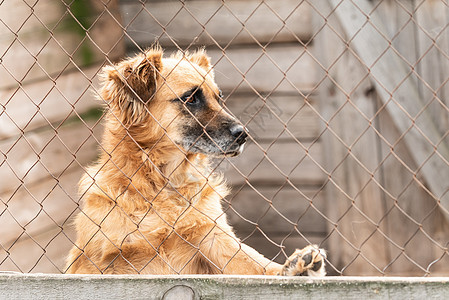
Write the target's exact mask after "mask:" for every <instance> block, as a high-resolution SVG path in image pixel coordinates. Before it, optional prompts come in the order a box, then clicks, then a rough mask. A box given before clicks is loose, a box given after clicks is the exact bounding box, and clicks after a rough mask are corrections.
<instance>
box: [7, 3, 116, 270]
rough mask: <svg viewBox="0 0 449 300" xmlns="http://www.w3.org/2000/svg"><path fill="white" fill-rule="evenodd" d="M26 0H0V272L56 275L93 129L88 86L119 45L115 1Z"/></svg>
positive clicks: (91, 150)
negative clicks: (106, 4) (66, 0)
mask: <svg viewBox="0 0 449 300" xmlns="http://www.w3.org/2000/svg"><path fill="white" fill-rule="evenodd" d="M34 2H36V3H34V4H33V3H31V2H30V1H28V2H26V1H20V0H11V1H4V2H3V3H1V4H0V20H1V25H0V78H1V80H0V153H1V155H0V178H1V180H0V224H1V226H0V270H2V271H3V270H9V271H20V272H29V271H32V272H56V273H59V272H61V271H63V267H64V264H65V262H64V259H65V255H66V253H67V251H68V250H69V249H70V247H71V245H72V243H71V239H72V240H73V232H71V231H70V227H69V226H67V225H68V224H69V220H70V217H71V216H72V215H73V214H74V213H75V212H76V210H77V207H78V202H79V197H78V195H77V187H76V186H77V182H78V181H79V179H80V177H81V174H82V172H83V168H82V166H85V165H86V164H88V163H90V162H91V161H92V160H93V159H94V158H95V157H96V148H97V146H98V143H97V140H96V139H95V138H94V137H93V136H92V133H93V134H94V135H95V136H96V137H98V136H99V134H100V132H101V126H100V124H98V123H97V120H98V118H99V116H100V115H101V112H99V111H98V109H97V107H98V106H99V104H100V103H98V101H96V100H95V91H94V90H92V89H91V86H96V85H97V76H96V75H97V73H98V71H99V69H100V68H101V66H102V65H103V64H105V63H107V62H109V61H111V60H114V59H117V58H118V57H121V56H123V54H124V43H123V42H122V31H121V28H120V26H118V25H117V23H116V22H115V20H114V19H113V18H112V17H111V15H113V16H114V17H115V18H120V16H119V13H118V5H117V4H118V3H117V1H111V2H110V6H109V7H108V8H109V12H110V13H111V15H110V14H109V13H108V12H106V11H105V10H104V7H103V5H101V3H100V2H98V1H88V0H85V1H77V3H76V4H73V5H72V6H71V8H70V13H69V10H68V8H67V7H66V6H65V5H64V4H63V2H59V1H51V0H39V1H34ZM27 3H30V4H27ZM71 14H72V15H73V16H75V17H76V18H77V20H78V21H79V23H78V22H76V21H74V18H73V17H72V15H71ZM81 26H85V28H89V30H88V32H89V33H88V34H86V33H85V31H84V30H83V28H81ZM105 53H106V54H107V55H108V57H106V56H105ZM63 230H64V231H63Z"/></svg>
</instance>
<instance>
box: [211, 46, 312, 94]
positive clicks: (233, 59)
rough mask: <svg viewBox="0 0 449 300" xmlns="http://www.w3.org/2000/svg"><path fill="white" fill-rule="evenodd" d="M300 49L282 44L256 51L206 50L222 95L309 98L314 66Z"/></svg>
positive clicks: (252, 49)
mask: <svg viewBox="0 0 449 300" xmlns="http://www.w3.org/2000/svg"><path fill="white" fill-rule="evenodd" d="M313 47H314V46H310V47H308V48H307V49H306V48H303V47H301V46H300V45H294V44H284V45H272V46H268V47H267V48H266V49H265V50H263V49H262V48H260V47H257V46H253V47H247V48H246V47H245V48H230V49H227V50H226V51H224V52H222V51H221V50H214V49H208V51H207V53H208V54H209V55H210V56H211V58H212V63H213V64H214V69H215V79H216V82H217V84H218V85H219V86H220V88H221V89H222V90H223V91H226V92H231V91H247V92H252V93H254V92H255V91H257V92H259V93H273V92H278V93H280V92H290V93H296V94H300V93H303V94H306V95H307V94H309V93H310V92H312V91H313V89H314V87H315V85H316V82H317V81H316V76H315V75H316V74H315V72H316V70H315V69H316V68H318V67H319V65H318V64H317V62H316V61H315V60H314V59H313V58H312V56H311V54H310V51H312V49H313Z"/></svg>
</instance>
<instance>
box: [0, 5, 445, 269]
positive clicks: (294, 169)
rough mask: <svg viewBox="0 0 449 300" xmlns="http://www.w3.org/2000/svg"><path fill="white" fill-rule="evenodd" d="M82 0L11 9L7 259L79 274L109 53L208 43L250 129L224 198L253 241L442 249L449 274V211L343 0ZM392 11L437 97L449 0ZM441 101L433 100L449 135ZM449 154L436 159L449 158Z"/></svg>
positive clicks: (272, 249)
mask: <svg viewBox="0 0 449 300" xmlns="http://www.w3.org/2000/svg"><path fill="white" fill-rule="evenodd" d="M361 2H363V3H365V2H366V1H361ZM373 2H374V3H372V4H370V5H373V6H372V7H374V6H375V5H377V4H378V3H379V1H373ZM75 3H76V5H72V6H71V9H70V10H71V13H68V10H67V7H66V6H65V5H64V3H63V2H61V3H60V2H55V1H50V0H39V1H37V2H36V5H35V6H32V8H33V11H34V12H33V13H32V10H31V8H30V7H29V6H27V5H26V4H25V3H24V2H22V1H18V0H14V1H9V2H8V3H7V4H5V3H3V4H1V5H0V19H1V20H3V22H4V23H3V24H0V41H1V42H0V50H1V55H2V56H1V61H0V67H1V68H0V78H2V80H1V81H0V104H1V105H0V151H1V153H2V155H3V157H1V156H0V178H2V181H1V182H0V199H1V201H0V225H1V226H0V270H12V271H20V272H30V271H31V272H55V273H59V272H63V271H64V259H65V254H66V253H67V252H68V250H69V249H70V247H71V246H72V241H74V233H73V230H71V227H70V220H71V217H73V215H74V214H75V213H76V212H77V211H78V203H79V201H80V199H79V196H78V195H77V191H76V190H77V187H76V184H77V182H78V180H79V178H80V177H81V174H82V173H83V172H84V169H83V166H86V165H87V164H89V162H91V161H93V160H94V159H95V157H96V149H97V147H98V142H99V140H100V137H101V132H102V128H101V121H100V122H98V118H99V117H100V116H101V112H100V111H99V110H98V107H99V104H101V103H100V102H99V101H97V100H95V99H94V96H95V89H92V88H90V85H92V86H93V87H97V86H98V82H97V78H96V74H97V72H98V71H99V69H100V68H101V66H102V65H104V64H108V63H110V62H111V61H115V60H117V59H119V58H120V57H123V56H125V55H126V54H133V53H135V52H138V51H139V50H140V49H144V48H146V47H148V46H150V45H151V44H152V43H153V42H154V41H155V39H157V41H158V42H159V43H160V44H161V46H162V47H163V48H164V49H165V52H166V53H170V52H172V51H176V50H178V49H179V48H181V49H186V48H189V49H191V50H194V49H196V48H197V47H200V46H203V45H204V46H206V49H207V52H208V54H209V55H210V56H211V57H212V61H213V63H214V65H215V73H216V81H217V83H218V84H219V86H220V87H221V88H222V90H223V93H224V95H225V98H226V106H227V107H228V108H229V109H230V110H231V111H232V112H233V113H234V114H235V115H236V116H237V117H238V118H239V119H240V120H241V121H242V122H243V123H244V124H246V126H247V128H248V129H249V132H250V134H251V137H252V138H251V140H250V141H249V143H248V145H247V147H246V150H245V151H244V153H243V154H242V155H241V156H240V157H237V158H234V159H230V160H229V161H227V160H225V161H224V162H223V163H222V164H221V166H220V168H221V170H223V171H224V172H225V177H226V178H227V179H228V182H229V183H230V184H232V186H233V194H232V195H231V196H230V197H228V199H227V200H226V201H225V202H224V208H225V209H226V210H227V213H228V215H229V220H230V222H231V223H232V224H233V225H234V228H235V230H236V233H237V235H238V236H239V237H240V238H242V240H243V241H244V242H245V243H248V244H249V245H251V246H253V247H255V248H256V249H257V250H259V251H260V252H262V253H263V254H265V255H266V256H268V257H270V258H274V259H275V260H277V261H279V262H283V261H284V260H285V256H284V254H283V252H282V250H281V249H284V251H285V252H286V253H287V254H289V253H291V252H292V251H293V250H294V249H295V248H297V247H298V248H299V247H303V246H305V245H307V244H309V243H316V244H319V245H320V246H321V247H324V248H326V249H328V251H329V260H330V262H331V263H332V266H330V267H329V268H328V270H329V272H330V273H331V274H340V273H342V274H344V275H382V274H386V275H424V274H425V271H423V266H424V269H425V268H426V267H427V266H428V265H429V264H431V263H432V262H433V261H435V263H434V264H433V265H432V268H430V269H429V271H430V275H441V274H445V275H447V274H449V269H448V268H447V265H448V263H449V261H448V260H449V259H448V253H447V245H448V242H449V238H448V236H449V228H448V223H447V220H446V218H445V215H447V211H444V210H443V211H441V210H440V207H439V205H438V204H437V200H438V199H434V198H435V197H432V194H431V193H432V189H428V188H427V186H428V184H427V181H428V180H430V178H426V176H425V175H424V174H421V172H420V169H418V170H417V168H418V167H419V166H420V165H421V163H422V162H419V161H416V160H415V159H414V157H413V155H411V154H410V152H411V151H413V149H410V146H409V145H408V144H406V143H405V142H404V141H403V139H402V132H401V131H399V130H398V129H397V128H396V126H397V125H396V123H395V120H394V118H392V116H391V115H390V113H389V110H388V109H381V108H382V105H383V104H382V100H381V93H379V90H378V87H377V86H376V85H375V84H373V79H372V78H371V77H369V76H368V75H369V74H368V70H367V67H366V65H367V63H365V62H363V60H362V59H361V58H359V57H358V56H357V55H355V54H354V52H353V51H349V50H348V47H347V45H346V42H347V41H348V40H350V38H348V36H346V35H345V34H346V33H345V30H346V29H345V26H344V25H345V24H342V18H341V16H342V15H343V16H344V11H343V10H342V11H341V12H340V11H339V9H338V8H337V10H336V11H335V12H334V13H332V14H330V16H329V17H328V14H329V13H330V12H331V11H332V6H331V5H332V1H320V4H317V3H315V2H313V3H312V4H313V5H315V6H311V5H309V4H308V2H307V1H300V2H298V1H293V0H286V1H282V2H281V1H274V0H269V1H265V2H264V3H261V1H260V0H247V1H243V0H232V1H226V2H225V3H224V5H223V4H222V1H203V0H192V1H187V2H185V5H184V4H182V3H181V2H179V1H175V0H170V1H157V0H152V1H147V3H146V4H145V5H144V6H143V5H142V4H141V3H139V2H137V1H116V0H114V1H111V2H110V4H109V5H108V10H105V9H104V7H103V5H102V4H101V2H100V1H96V0H83V1H75ZM366 3H367V2H366ZM403 6H405V7H407V8H408V9H409V10H410V11H411V12H413V18H414V20H415V21H410V14H407V12H405V11H404V7H403ZM341 9H342V8H341ZM414 10H416V12H414ZM71 14H73V15H74V16H76V18H77V19H79V20H81V22H80V23H77V22H73V17H72V15H71ZM376 14H379V15H381V18H382V21H383V25H385V26H386V32H384V34H385V35H386V36H388V37H389V38H393V39H394V41H393V45H394V47H395V49H397V51H399V52H400V53H401V55H403V56H405V57H409V58H410V61H413V63H412V65H414V66H415V67H417V68H416V71H415V72H416V73H413V74H412V75H411V77H412V78H413V80H414V82H415V83H414V84H415V85H416V86H419V87H420V88H419V93H420V97H421V99H423V102H424V103H427V102H428V101H431V100H432V97H433V95H434V93H433V92H432V90H431V89H429V88H428V86H431V87H433V88H434V89H437V95H438V97H439V99H444V101H447V100H446V97H447V95H448V92H449V90H448V84H447V80H448V72H449V71H448V70H449V68H448V64H449V59H448V47H449V44H448V30H447V29H445V26H447V24H448V16H449V12H448V7H447V4H446V5H445V4H444V2H438V1H430V0H429V1H424V2H422V3H421V2H420V1H411V2H407V4H401V3H398V2H396V1H390V0H384V1H382V3H381V5H380V6H379V7H378V11H377V12H376ZM435 16H437V17H435ZM325 18H326V19H327V20H328V23H325V21H324V19H325ZM284 20H286V21H285V23H284ZM344 20H345V19H343V22H344ZM116 21H119V22H121V24H122V26H123V27H124V28H125V29H126V30H125V34H124V33H123V31H122V27H121V26H119V25H118V24H117V23H116ZM5 24H7V26H5ZM201 24H204V28H203V26H202V25H201ZM242 24H245V25H244V26H242ZM362 24H363V23H361V25H362ZM1 25H3V26H1ZM161 25H163V26H164V27H165V28H164V30H163V29H162V28H161ZM81 26H85V27H89V28H91V29H90V30H89V32H88V34H86V33H85V32H84V31H83V30H82V27H81ZM329 26H331V27H329ZM423 29H424V30H423ZM438 29H439V30H438ZM49 30H50V31H52V32H53V33H54V34H53V35H51V34H50V33H49ZM426 30H428V31H429V32H435V35H438V36H437V37H435V36H433V39H432V38H431V37H429V35H428V33H427V31H426ZM432 30H433V31H432ZM441 30H443V32H442V33H441V34H439V32H440V31H441ZM15 32H17V33H18V36H17V37H16V36H15V34H14V33H15ZM336 32H338V34H337V33H336ZM360 34H361V35H363V34H368V33H363V32H362V33H360ZM371 34H372V33H371ZM411 39H412V40H411ZM433 41H434V43H435V45H436V46H437V47H433V48H432V47H431V46H432V45H429V43H433ZM350 46H351V45H350ZM429 47H430V48H431V49H430V50H428V49H429ZM442 53H443V54H442ZM422 57H423V58H422ZM418 59H419V63H418V64H415V62H416V61H417V60H418ZM379 63H388V61H382V60H379ZM418 66H419V68H418ZM323 68H325V69H323ZM436 69H437V70H438V71H435V70H436ZM327 71H328V72H327ZM441 85H442V88H439V86H441ZM393 97H394V96H393ZM445 103H446V105H447V102H445ZM439 105H440V104H438V101H433V102H432V104H430V105H428V106H426V108H425V110H427V109H428V110H429V113H430V114H431V115H432V118H434V119H436V120H439V122H437V123H438V125H439V136H441V137H443V141H442V142H441V144H445V143H447V140H446V139H445V138H444V136H445V134H446V131H447V128H448V126H447V125H448V111H447V106H446V107H444V106H443V107H441V105H440V107H439ZM418 121H419V120H418ZM386 141H388V142H389V143H391V144H394V152H392V151H391V147H390V145H389V144H388V143H387V142H386ZM427 146H428V145H427ZM444 159H446V161H447V160H448V159H449V158H448V157H446V158H444ZM444 159H443V160H442V161H439V162H437V163H436V166H439V167H441V168H445V169H449V166H448V165H447V164H446V163H445V161H444ZM414 178H417V180H415V179H414ZM439 196H441V195H437V198H438V197H439ZM443 196H444V195H443ZM413 220H415V221H413ZM441 245H443V247H446V252H445V251H444V249H443V248H442V247H441Z"/></svg>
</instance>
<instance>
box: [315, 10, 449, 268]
mask: <svg viewBox="0 0 449 300" xmlns="http://www.w3.org/2000/svg"><path fill="white" fill-rule="evenodd" d="M374 8H375V9H374ZM318 9H319V10H320V12H321V13H322V14H323V15H324V16H327V19H326V21H325V20H324V19H323V18H316V19H315V28H317V30H318V29H320V28H321V30H320V31H319V33H318V34H317V35H316V37H315V41H316V46H317V49H318V50H319V51H317V52H316V55H317V57H318V58H319V60H320V62H321V63H322V64H323V67H324V68H323V69H322V70H320V73H321V74H320V75H319V76H320V77H322V78H323V83H322V84H321V85H320V109H321V112H322V115H323V117H324V119H325V120H326V121H327V123H328V125H327V126H326V128H325V132H324V134H323V136H322V138H323V142H324V143H325V144H326V147H325V152H324V154H325V157H324V161H325V165H326V169H327V170H328V171H329V172H330V176H329V178H330V181H329V182H328V183H327V185H326V193H327V195H328V199H329V200H328V202H327V204H328V206H327V211H328V216H329V218H330V219H331V220H332V222H333V223H334V224H330V227H329V230H330V238H329V241H330V249H331V251H332V255H333V257H334V260H333V263H334V264H335V266H336V267H337V269H339V270H342V272H343V274H357V275H379V274H386V275H408V276H412V275H414V276H418V275H424V274H429V273H430V275H441V274H445V275H447V274H448V272H449V269H448V268H447V266H448V262H449V258H448V253H447V245H448V242H449V227H448V226H449V223H448V222H447V220H448V217H449V214H448V211H447V207H446V203H447V202H446V197H447V195H446V194H447V180H446V178H447V177H446V176H445V175H444V174H446V173H447V172H448V171H449V166H448V163H447V159H448V158H449V157H448V156H447V154H448V153H447V152H446V147H447V137H446V135H447V129H448V127H447V125H446V123H447V118H448V116H449V111H448V106H447V89H448V87H449V86H448V84H447V80H448V75H449V74H448V68H447V64H448V62H449V60H448V56H447V53H448V50H449V48H448V43H447V38H448V31H447V29H446V27H447V24H448V21H449V18H448V16H449V9H448V7H447V4H444V3H443V2H438V1H401V2H398V1H372V2H368V1H358V2H357V7H356V6H355V5H353V4H351V3H349V2H345V3H343V4H342V5H340V4H339V3H337V1H322V2H320V4H319V6H318ZM365 14H366V15H369V16H370V18H369V22H367V18H366V15H365ZM431 128H433V129H431ZM445 249H446V250H445Z"/></svg>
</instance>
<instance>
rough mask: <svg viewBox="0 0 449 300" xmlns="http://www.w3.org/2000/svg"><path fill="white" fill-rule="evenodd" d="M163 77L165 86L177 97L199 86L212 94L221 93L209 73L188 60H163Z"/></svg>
mask: <svg viewBox="0 0 449 300" xmlns="http://www.w3.org/2000/svg"><path fill="white" fill-rule="evenodd" d="M161 75H162V78H163V80H164V82H165V86H167V88H168V89H169V90H171V91H172V92H174V93H176V94H177V96H180V95H181V94H183V93H184V92H185V91H187V90H190V89H192V88H193V87H197V86H201V87H202V88H203V89H204V90H212V93H218V91H219V89H218V86H217V84H216V83H215V81H214V80H213V77H212V76H211V74H210V73H209V72H207V71H206V70H204V69H203V68H201V67H200V66H198V65H197V64H195V63H192V62H190V61H188V60H186V59H181V60H179V59H173V58H165V59H163V68H162V72H161Z"/></svg>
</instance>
